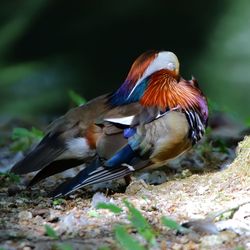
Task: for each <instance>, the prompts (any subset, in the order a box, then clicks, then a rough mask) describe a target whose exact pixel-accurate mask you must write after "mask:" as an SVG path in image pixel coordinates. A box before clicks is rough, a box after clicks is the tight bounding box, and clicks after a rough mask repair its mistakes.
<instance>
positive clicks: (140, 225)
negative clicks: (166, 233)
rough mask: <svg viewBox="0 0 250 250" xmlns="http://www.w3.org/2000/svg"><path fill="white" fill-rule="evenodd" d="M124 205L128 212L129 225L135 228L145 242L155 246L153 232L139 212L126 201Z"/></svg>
mask: <svg viewBox="0 0 250 250" xmlns="http://www.w3.org/2000/svg"><path fill="white" fill-rule="evenodd" d="M124 204H125V205H126V207H127V208H128V210H129V214H128V219H129V221H130V222H131V224H132V225H133V226H134V227H135V228H136V230H137V231H138V233H139V234H140V235H142V236H143V237H144V239H145V240H146V241H147V242H149V243H150V244H155V243H156V240H155V232H154V230H153V229H152V228H151V226H150V224H149V223H148V222H147V220H146V219H145V218H144V217H143V215H142V214H141V212H140V211H139V210H138V209H136V208H135V207H134V206H133V205H132V204H131V203H129V202H128V201H126V200H125V201H124Z"/></svg>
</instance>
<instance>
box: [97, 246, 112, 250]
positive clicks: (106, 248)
mask: <svg viewBox="0 0 250 250" xmlns="http://www.w3.org/2000/svg"><path fill="white" fill-rule="evenodd" d="M97 250H111V249H110V248H109V247H107V246H102V247H99V248H98V249H97Z"/></svg>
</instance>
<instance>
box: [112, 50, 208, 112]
mask: <svg viewBox="0 0 250 250" xmlns="http://www.w3.org/2000/svg"><path fill="white" fill-rule="evenodd" d="M110 102H111V104H112V105H114V106H117V105H118V106H119V105H124V104H129V103H133V102H139V103H141V104H142V105H143V106H151V107H158V108H160V109H162V110H166V108H168V109H175V108H181V109H190V108H191V109H200V105H201V102H204V103H205V105H206V100H205V97H204V96H203V94H202V92H201V91H200V89H199V87H198V84H197V81H196V80H195V81H194V80H193V79H192V80H190V81H186V80H185V79H183V78H182V77H181V76H180V74H179V60H178V58H177V56H176V55H175V54H174V53H172V52H170V51H161V52H156V51H149V52H145V53H143V54H142V55H140V56H139V57H138V58H137V59H136V60H135V62H134V63H133V64H132V66H131V69H130V71H129V73H128V75H127V78H126V79H125V81H124V83H123V84H122V85H121V87H120V88H119V89H118V90H117V91H116V92H115V93H114V94H113V95H112V96H111V98H110Z"/></svg>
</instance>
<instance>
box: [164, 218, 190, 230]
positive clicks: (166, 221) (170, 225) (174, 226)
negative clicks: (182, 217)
mask: <svg viewBox="0 0 250 250" xmlns="http://www.w3.org/2000/svg"><path fill="white" fill-rule="evenodd" d="M161 221H162V224H163V225H164V226H166V227H168V228H169V229H172V230H176V231H179V232H181V233H188V232H190V229H188V228H185V227H183V226H181V225H180V224H179V223H178V222H176V221H175V220H172V219H170V218H168V217H166V216H163V217H162V218H161Z"/></svg>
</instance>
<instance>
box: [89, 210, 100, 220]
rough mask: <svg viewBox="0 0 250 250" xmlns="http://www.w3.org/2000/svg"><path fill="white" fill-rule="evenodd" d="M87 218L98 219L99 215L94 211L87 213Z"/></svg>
mask: <svg viewBox="0 0 250 250" xmlns="http://www.w3.org/2000/svg"><path fill="white" fill-rule="evenodd" d="M88 216H89V217H93V218H100V214H99V213H98V212H97V211H96V210H90V211H88Z"/></svg>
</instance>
